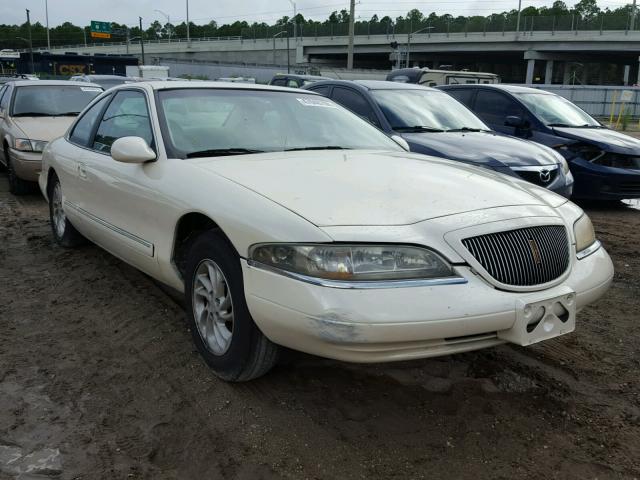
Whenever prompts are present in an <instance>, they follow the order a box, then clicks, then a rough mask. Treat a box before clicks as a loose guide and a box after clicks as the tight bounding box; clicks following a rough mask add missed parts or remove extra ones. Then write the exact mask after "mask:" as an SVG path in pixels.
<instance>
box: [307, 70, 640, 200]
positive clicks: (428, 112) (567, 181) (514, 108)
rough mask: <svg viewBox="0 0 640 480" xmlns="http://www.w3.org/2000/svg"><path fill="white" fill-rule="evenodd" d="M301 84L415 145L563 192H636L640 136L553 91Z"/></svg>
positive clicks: (611, 195) (603, 196)
mask: <svg viewBox="0 0 640 480" xmlns="http://www.w3.org/2000/svg"><path fill="white" fill-rule="evenodd" d="M302 88H304V89H307V90H311V91H315V92H318V93H321V94H322V95H325V96H327V97H329V98H331V99H332V100H334V101H335V102H337V103H339V104H341V105H343V106H345V107H347V108H348V109H350V110H351V111H353V112H354V113H356V114H358V115H360V116H361V117H363V118H365V119H366V120H368V121H369V122H371V123H372V124H373V125H375V126H377V127H378V128H380V129H381V130H383V131H385V132H387V133H388V134H392V135H393V134H397V135H400V136H401V137H402V138H404V139H405V140H406V141H407V143H408V146H409V148H410V150H411V151H412V152H418V153H425V154H429V155H436V156H439V157H443V158H449V159H452V160H457V161H461V162H465V163H470V164H475V165H481V166H484V167H486V168H489V169H492V170H496V171H498V172H501V173H504V174H511V175H517V176H519V177H521V178H524V179H525V180H528V181H530V182H533V183H536V184H538V185H541V186H544V187H545V188H548V189H550V190H552V191H554V192H556V193H559V194H561V195H564V196H566V197H570V196H573V197H574V198H581V199H590V200H621V199H627V198H640V141H639V140H637V139H635V138H633V137H630V136H628V135H624V134H622V133H619V132H616V131H613V130H611V129H609V128H607V127H605V126H604V125H602V124H601V123H600V122H598V121H597V120H596V119H594V118H593V117H591V116H590V115H589V114H587V113H586V112H585V111H583V110H582V109H580V108H579V107H577V106H576V105H574V104H573V103H571V102H570V101H568V100H566V99H564V98H562V97H560V96H559V95H555V94H553V93H549V92H545V91H542V90H538V89H533V88H525V87H517V86H510V85H503V84H465V85H444V86H440V87H438V88H437V89H433V88H429V87H424V86H420V85H417V84H415V83H398V82H382V81H344V80H324V81H316V82H313V83H310V84H308V85H305V86H303V87H302ZM441 91H444V92H446V93H447V94H449V95H450V96H451V97H452V98H453V99H455V100H457V101H451V99H450V98H449V99H447V98H445V96H443V95H442V94H441V93H439V92H441ZM465 107H466V108H465ZM574 179H575V183H574Z"/></svg>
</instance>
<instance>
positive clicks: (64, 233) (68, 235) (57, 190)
mask: <svg viewBox="0 0 640 480" xmlns="http://www.w3.org/2000/svg"><path fill="white" fill-rule="evenodd" d="M47 193H48V196H49V221H50V223H51V231H52V233H53V238H54V239H55V241H56V243H58V245H61V246H63V247H65V248H73V247H77V246H80V245H82V244H84V243H85V242H86V240H85V238H84V237H83V236H82V234H81V233H80V232H78V231H77V230H76V229H75V227H74V226H73V225H71V222H70V221H69V219H68V218H67V215H66V214H65V213H64V209H63V208H62V206H63V202H62V185H60V180H58V177H56V176H55V175H54V176H53V178H51V180H50V183H49V186H48V192H47Z"/></svg>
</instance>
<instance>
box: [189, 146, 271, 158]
mask: <svg viewBox="0 0 640 480" xmlns="http://www.w3.org/2000/svg"><path fill="white" fill-rule="evenodd" d="M263 152H264V150H251V149H249V148H214V149H209V150H199V151H197V152H189V153H187V155H186V157H187V158H198V157H224V156H225V155H247V154H250V153H263Z"/></svg>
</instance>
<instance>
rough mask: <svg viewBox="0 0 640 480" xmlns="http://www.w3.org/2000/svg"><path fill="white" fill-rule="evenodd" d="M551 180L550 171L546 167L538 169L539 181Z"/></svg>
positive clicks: (546, 181)
mask: <svg viewBox="0 0 640 480" xmlns="http://www.w3.org/2000/svg"><path fill="white" fill-rule="evenodd" d="M549 180H551V172H550V171H549V170H547V169H544V170H540V181H541V182H542V183H548V182H549Z"/></svg>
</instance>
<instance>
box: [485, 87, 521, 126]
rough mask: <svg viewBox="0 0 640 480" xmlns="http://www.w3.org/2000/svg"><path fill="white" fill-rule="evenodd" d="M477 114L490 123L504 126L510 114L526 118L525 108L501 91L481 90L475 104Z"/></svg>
mask: <svg viewBox="0 0 640 480" xmlns="http://www.w3.org/2000/svg"><path fill="white" fill-rule="evenodd" d="M475 112H476V114H477V115H478V116H479V117H480V118H481V119H482V120H484V121H485V122H486V123H488V124H489V125H494V126H504V122H505V120H506V118H507V117H508V116H511V115H515V116H518V117H521V118H523V119H524V118H525V111H524V109H523V108H522V107H521V106H520V105H518V103H517V102H515V101H514V100H512V99H511V98H509V97H507V96H506V95H504V94H502V93H500V92H492V91H485V90H479V91H478V95H477V96H476V104H475Z"/></svg>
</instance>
